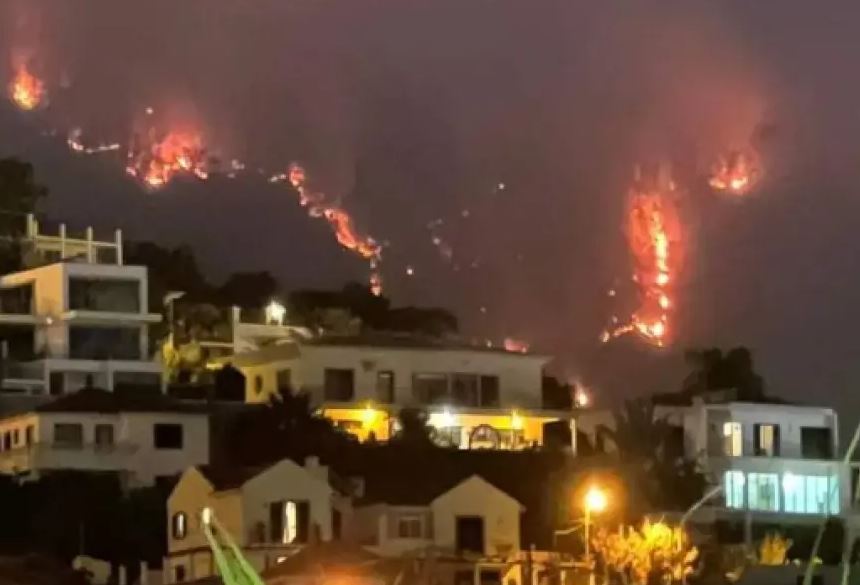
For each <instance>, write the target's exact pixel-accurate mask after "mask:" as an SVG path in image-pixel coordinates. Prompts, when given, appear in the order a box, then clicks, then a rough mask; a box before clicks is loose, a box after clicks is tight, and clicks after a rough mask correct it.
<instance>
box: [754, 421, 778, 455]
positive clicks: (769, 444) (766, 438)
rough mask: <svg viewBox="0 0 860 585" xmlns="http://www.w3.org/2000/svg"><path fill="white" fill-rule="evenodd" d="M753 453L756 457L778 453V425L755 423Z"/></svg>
mask: <svg viewBox="0 0 860 585" xmlns="http://www.w3.org/2000/svg"><path fill="white" fill-rule="evenodd" d="M755 454H756V456H758V457H775V456H777V455H779V426H777V425H755Z"/></svg>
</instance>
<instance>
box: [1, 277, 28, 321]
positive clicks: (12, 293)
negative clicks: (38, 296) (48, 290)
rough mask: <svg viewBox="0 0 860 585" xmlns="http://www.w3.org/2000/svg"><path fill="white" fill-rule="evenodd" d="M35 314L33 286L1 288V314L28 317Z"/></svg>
mask: <svg viewBox="0 0 860 585" xmlns="http://www.w3.org/2000/svg"><path fill="white" fill-rule="evenodd" d="M32 312H33V284H32V283H29V284H24V285H21V286H16V287H12V288H0V313H9V314H15V315H27V314H30V313H32Z"/></svg>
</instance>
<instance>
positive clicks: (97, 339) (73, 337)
mask: <svg viewBox="0 0 860 585" xmlns="http://www.w3.org/2000/svg"><path fill="white" fill-rule="evenodd" d="M140 349H141V348H140V329H138V328H131V327H82V326H77V325H73V326H71V327H69V357H71V358H73V359H90V360H106V359H120V360H139V359H140V358H141V351H140Z"/></svg>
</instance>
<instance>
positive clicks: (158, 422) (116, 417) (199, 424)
mask: <svg viewBox="0 0 860 585" xmlns="http://www.w3.org/2000/svg"><path fill="white" fill-rule="evenodd" d="M208 461H209V419H208V414H207V411H206V409H205V408H204V407H202V406H201V405H197V404H188V403H184V402H181V401H178V400H174V399H171V398H169V397H167V396H165V395H163V394H161V393H159V392H157V391H152V390H150V389H133V388H129V389H127V390H124V391H118V392H108V391H106V390H100V389H96V388H84V389H82V390H79V391H78V392H76V393H74V394H68V395H65V396H62V397H59V398H57V399H55V400H53V401H51V402H47V403H44V404H40V405H38V406H36V407H35V408H33V409H31V410H29V411H27V412H23V413H19V414H16V415H11V416H7V417H5V418H2V419H0V473H4V474H9V475H15V476H18V477H21V478H37V477H39V476H40V475H43V474H46V473H50V472H52V471H67V470H74V471H90V472H113V473H117V474H119V476H120V478H121V479H122V480H123V483H125V484H126V485H129V486H139V485H151V484H153V483H155V482H156V481H158V480H160V479H168V478H171V477H173V476H176V475H178V474H180V473H182V471H183V470H185V469H187V468H188V467H189V466H191V465H202V464H206V463H208Z"/></svg>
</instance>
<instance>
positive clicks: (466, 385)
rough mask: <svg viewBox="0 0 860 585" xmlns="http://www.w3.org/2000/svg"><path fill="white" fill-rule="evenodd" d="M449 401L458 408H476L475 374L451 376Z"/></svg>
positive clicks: (476, 379)
mask: <svg viewBox="0 0 860 585" xmlns="http://www.w3.org/2000/svg"><path fill="white" fill-rule="evenodd" d="M451 399H452V402H453V403H454V404H456V405H458V406H478V400H479V399H478V376H477V374H452V375H451Z"/></svg>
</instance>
